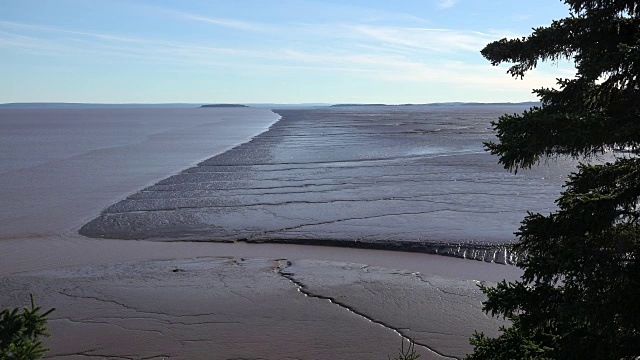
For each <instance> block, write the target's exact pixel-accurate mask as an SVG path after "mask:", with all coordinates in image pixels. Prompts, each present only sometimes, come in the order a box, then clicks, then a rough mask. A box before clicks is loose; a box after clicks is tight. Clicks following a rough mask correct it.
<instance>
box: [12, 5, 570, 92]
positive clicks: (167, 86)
mask: <svg viewBox="0 0 640 360" xmlns="http://www.w3.org/2000/svg"><path fill="white" fill-rule="evenodd" d="M567 15H568V10H567V7H566V5H564V4H563V3H562V2H561V1H559V0H537V1H514V0H502V1H498V0H495V1H494V0H487V1H481V0H415V1H413V0H396V1H388V0H385V1H378V0H367V1H365V0H354V1H307V0H288V1H279V0H269V1H266V0H265V1H262V0H256V1H243V0H237V1H234V0H225V1H204V0H192V1H186V0H155V1H154V0H108V1H107V0H56V1H45V0H2V1H1V2H0V79H2V81H1V82H0V103H5V102H30V101H62V102H101V103H122V102H144V103H161V102H194V103H198V102H242V103H250V102H276V103H307V102H327V103H344V102H350V103H351V102H355V103H378V102H384V103H426V102H442V101H482V102H498V101H529V100H535V96H534V95H533V94H531V89H532V88H536V87H541V86H553V85H554V83H555V78H557V77H571V76H572V75H573V71H572V69H573V67H572V65H571V64H569V63H560V64H544V65H542V66H540V67H539V68H538V69H536V70H535V71H533V72H531V73H530V74H528V75H527V76H525V78H524V80H515V79H513V78H511V77H510V76H509V75H507V74H506V73H505V71H506V69H507V66H506V65H505V66H501V67H497V68H495V67H492V66H491V64H489V62H487V61H486V60H485V59H483V58H482V56H481V55H480V54H479V51H480V50H481V49H482V48H483V47H484V45H486V44H487V43H488V42H490V41H494V40H498V39H501V38H503V37H518V36H524V35H527V34H529V33H530V32H531V28H532V27H537V26H543V25H548V24H549V23H550V22H551V20H552V19H558V18H562V17H565V16H567Z"/></svg>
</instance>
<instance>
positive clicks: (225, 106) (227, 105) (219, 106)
mask: <svg viewBox="0 0 640 360" xmlns="http://www.w3.org/2000/svg"><path fill="white" fill-rule="evenodd" d="M200 107H201V108H236V107H248V106H247V105H242V104H207V105H202V106H200Z"/></svg>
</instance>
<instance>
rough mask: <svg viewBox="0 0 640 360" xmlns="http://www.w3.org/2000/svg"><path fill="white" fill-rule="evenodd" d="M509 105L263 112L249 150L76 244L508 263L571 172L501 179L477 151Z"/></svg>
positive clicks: (126, 206) (99, 225)
mask: <svg viewBox="0 0 640 360" xmlns="http://www.w3.org/2000/svg"><path fill="white" fill-rule="evenodd" d="M524 109H525V107H518V106H465V107H457V106H446V107H422V106H412V107H376V106H372V107H336V108H307V109H283V110H278V109H276V110H274V111H275V112H276V113H277V114H279V115H281V116H282V118H281V120H279V121H278V122H276V123H275V124H274V125H272V126H271V127H270V129H269V130H268V131H266V132H264V133H262V134H260V135H258V136H256V137H254V138H253V139H252V140H251V141H249V142H247V143H244V144H242V145H239V146H237V147H235V148H233V149H231V150H229V151H227V152H225V153H222V154H220V155H217V156H215V157H212V158H210V159H208V160H205V161H203V162H201V163H200V164H198V165H197V166H194V167H192V168H189V169H186V170H184V171H182V172H181V173H179V174H177V175H174V176H172V177H169V178H167V179H165V180H162V181H160V182H158V183H156V184H155V185H152V186H150V187H148V188H146V189H143V190H142V191H140V192H138V193H135V194H132V195H131V196H129V197H128V198H126V199H124V200H122V201H120V202H118V203H116V204H114V205H112V206H110V207H108V208H107V209H105V210H104V211H103V212H102V214H101V215H100V216H99V217H97V218H96V219H94V220H93V221H91V222H89V223H88V224H86V225H85V226H83V227H82V228H81V230H80V233H81V234H82V235H86V236H91V237H99V238H115V239H149V240H161V241H220V242H236V241H246V242H283V243H302V244H322V245H334V246H350V247H368V248H382V249H397V250H408V251H421V252H430V253H439V254H445V255H451V256H457V257H465V258H474V259H478V260H485V261H491V262H494V261H495V262H501V263H510V262H512V261H513V258H512V257H511V255H510V254H509V253H508V252H507V251H505V250H504V245H505V244H507V243H509V242H510V241H512V240H513V239H514V235H513V232H514V231H515V230H517V228H518V226H519V223H520V221H521V220H522V218H523V217H524V216H525V215H526V212H527V211H534V212H542V213H547V212H550V211H553V210H554V209H555V204H554V201H553V200H554V199H555V198H556V197H557V194H558V193H559V192H560V190H561V185H562V184H563V181H564V179H565V178H566V175H567V174H568V172H569V171H571V170H572V169H573V168H574V167H575V164H574V163H573V162H572V161H569V160H558V161H556V162H553V163H549V164H543V165H541V166H539V167H536V168H534V169H532V170H528V171H521V172H518V174H517V175H515V174H511V173H509V172H507V171H506V170H504V169H503V168H502V167H501V166H499V165H498V164H497V158H496V157H494V156H491V155H489V154H487V153H486V152H485V151H484V150H483V145H482V143H483V142H484V141H490V140H492V139H493V136H494V135H493V132H492V129H491V125H490V122H491V121H493V120H496V119H497V118H498V117H499V116H500V115H501V114H504V113H516V112H521V111H523V110H524Z"/></svg>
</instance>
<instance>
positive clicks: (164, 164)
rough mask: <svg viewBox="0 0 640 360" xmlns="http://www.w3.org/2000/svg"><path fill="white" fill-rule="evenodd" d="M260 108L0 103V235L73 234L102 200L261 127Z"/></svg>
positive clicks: (266, 117)
mask: <svg viewBox="0 0 640 360" xmlns="http://www.w3.org/2000/svg"><path fill="white" fill-rule="evenodd" d="M277 119H278V116H277V115H275V114H274V113H272V112H270V111H269V110H266V109H246V108H243V109H229V108H224V109H199V108H194V109H0V199H2V206H1V207H0V240H6V239H25V238H34V237H49V236H57V235H65V236H66V235H73V234H75V232H76V231H77V229H78V228H79V227H80V226H81V225H82V224H84V223H85V222H87V221H89V220H90V219H91V218H94V217H95V216H97V215H98V214H99V213H100V211H101V210H102V209H104V208H105V207H106V206H108V205H110V204H112V203H113V202H116V201H118V200H120V199H123V198H124V197H126V196H127V195H129V194H131V193H133V192H135V191H137V190H140V189H142V188H144V187H145V186H148V185H151V184H152V183H153V182H156V181H158V180H160V179H162V178H164V177H167V176H170V175H172V174H175V173H177V172H178V171H180V170H181V169H184V168H187V167H189V166H192V165H194V164H196V163H197V162H198V161H200V160H202V159H204V158H207V157H210V156H212V155H215V154H218V153H221V152H223V151H225V150H227V149H229V148H231V147H233V146H235V145H237V144H240V143H242V142H245V141H247V140H249V139H250V138H251V137H252V136H255V135H257V134H259V133H261V132H263V131H265V130H266V129H267V128H268V127H269V126H270V125H271V124H272V123H273V122H275V121H276V120H277Z"/></svg>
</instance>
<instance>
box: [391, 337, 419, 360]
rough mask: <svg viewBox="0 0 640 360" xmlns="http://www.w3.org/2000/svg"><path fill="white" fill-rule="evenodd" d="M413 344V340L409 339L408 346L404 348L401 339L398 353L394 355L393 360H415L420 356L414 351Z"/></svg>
mask: <svg viewBox="0 0 640 360" xmlns="http://www.w3.org/2000/svg"><path fill="white" fill-rule="evenodd" d="M415 346H416V344H415V343H414V342H413V341H409V346H408V347H407V349H406V350H405V348H404V341H402V344H401V345H400V354H398V356H396V357H394V358H393V360H417V359H418V358H420V354H418V353H417V352H416V351H415ZM389 359H391V358H389Z"/></svg>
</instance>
